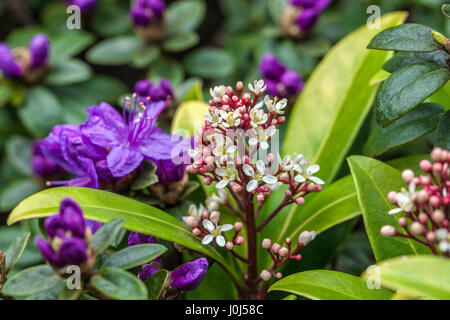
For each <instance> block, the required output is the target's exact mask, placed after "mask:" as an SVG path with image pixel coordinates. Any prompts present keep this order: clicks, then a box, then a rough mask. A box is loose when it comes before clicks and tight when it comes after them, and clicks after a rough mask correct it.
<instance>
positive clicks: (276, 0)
mask: <svg viewBox="0 0 450 320" xmlns="http://www.w3.org/2000/svg"><path fill="white" fill-rule="evenodd" d="M288 3H289V0H269V1H268V2H267V6H268V9H269V13H270V16H271V18H272V20H273V21H275V23H280V18H281V15H282V13H283V11H284V9H285V8H286V6H287V5H288Z"/></svg>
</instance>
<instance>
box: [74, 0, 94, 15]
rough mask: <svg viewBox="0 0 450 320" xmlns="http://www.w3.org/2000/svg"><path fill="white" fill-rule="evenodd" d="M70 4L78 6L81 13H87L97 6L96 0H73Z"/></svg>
mask: <svg viewBox="0 0 450 320" xmlns="http://www.w3.org/2000/svg"><path fill="white" fill-rule="evenodd" d="M72 4H73V5H76V6H78V7H80V11H81V12H82V13H87V12H90V11H92V10H93V9H94V8H95V7H96V6H97V0H73V1H72Z"/></svg>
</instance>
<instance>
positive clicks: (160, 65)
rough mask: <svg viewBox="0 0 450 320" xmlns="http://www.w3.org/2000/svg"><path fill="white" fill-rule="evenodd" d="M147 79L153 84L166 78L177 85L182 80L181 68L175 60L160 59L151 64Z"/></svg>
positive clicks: (182, 71) (182, 72)
mask: <svg viewBox="0 0 450 320" xmlns="http://www.w3.org/2000/svg"><path fill="white" fill-rule="evenodd" d="M148 78H149V79H150V80H151V81H153V82H157V81H159V80H161V79H162V78H166V79H169V80H170V82H172V84H174V85H177V84H179V83H181V82H182V81H183V79H184V70H183V66H182V65H181V63H179V62H178V61H177V60H175V59H169V58H166V57H160V58H159V59H158V60H156V61H155V62H154V63H153V64H152V66H151V69H150V72H149V74H148Z"/></svg>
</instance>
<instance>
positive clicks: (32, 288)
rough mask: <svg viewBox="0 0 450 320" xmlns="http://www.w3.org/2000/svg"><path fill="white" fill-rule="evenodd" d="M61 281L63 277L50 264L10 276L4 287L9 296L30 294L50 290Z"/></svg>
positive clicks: (4, 291) (4, 292) (5, 293)
mask: <svg viewBox="0 0 450 320" xmlns="http://www.w3.org/2000/svg"><path fill="white" fill-rule="evenodd" d="M60 282H61V278H59V276H58V275H57V274H56V273H55V272H54V271H53V269H52V268H51V267H50V266H48V265H41V266H35V267H32V268H29V269H25V270H23V271H20V272H18V273H16V274H15V275H13V276H12V277H11V278H9V279H8V280H7V281H6V283H5V285H4V286H3V288H2V293H3V294H4V295H7V296H19V297H24V296H29V295H32V294H36V293H39V292H42V291H46V290H49V289H51V288H53V287H55V286H56V285H57V284H58V283H60Z"/></svg>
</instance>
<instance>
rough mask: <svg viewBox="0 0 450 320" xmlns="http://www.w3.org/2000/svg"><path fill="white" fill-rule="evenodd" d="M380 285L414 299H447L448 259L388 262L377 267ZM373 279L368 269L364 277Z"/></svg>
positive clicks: (449, 288) (415, 258) (422, 257)
mask: <svg viewBox="0 0 450 320" xmlns="http://www.w3.org/2000/svg"><path fill="white" fill-rule="evenodd" d="M377 267H378V268H379V269H377V275H379V276H380V281H381V285H382V286H383V287H386V288H389V289H391V290H395V291H397V290H398V291H399V292H400V293H401V294H403V295H407V296H410V297H414V298H417V299H439V300H449V299H450V272H449V270H450V260H449V259H446V258H444V257H436V256H433V255H418V256H408V257H407V258H404V257H398V258H394V259H389V260H387V261H383V262H382V263H380V264H378V265H377ZM371 276H373V273H372V272H371V270H370V269H369V270H368V271H366V273H364V274H363V277H364V278H369V277H371Z"/></svg>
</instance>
